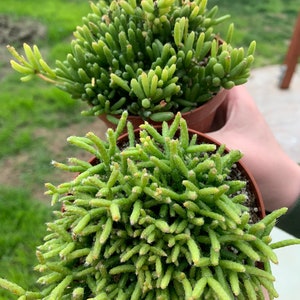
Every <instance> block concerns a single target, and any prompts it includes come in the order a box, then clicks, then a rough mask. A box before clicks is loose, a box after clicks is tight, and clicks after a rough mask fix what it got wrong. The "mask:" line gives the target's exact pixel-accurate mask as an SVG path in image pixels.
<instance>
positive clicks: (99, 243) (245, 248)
mask: <svg viewBox="0 0 300 300" xmlns="http://www.w3.org/2000/svg"><path fill="white" fill-rule="evenodd" d="M126 116H127V112H125V113H123V115H122V117H121V119H120V122H119V125H118V127H117V129H116V131H114V130H112V129H108V131H107V141H103V140H101V139H100V138H98V137H97V136H96V135H95V134H93V133H91V132H89V133H87V135H86V136H85V137H76V136H72V137H70V138H69V139H68V141H69V142H70V143H71V144H74V145H76V146H78V147H80V148H82V149H84V150H85V151H88V152H89V153H91V154H92V155H93V156H94V159H93V160H91V161H90V162H86V161H82V160H80V159H77V158H70V160H69V164H62V163H58V162H53V164H54V165H55V166H56V167H58V168H60V169H62V170H66V171H73V172H76V173H77V175H76V177H74V179H73V180H71V181H69V182H65V183H62V184H60V185H58V186H54V185H52V184H50V183H48V184H46V186H47V188H48V191H47V194H49V195H52V200H53V202H54V203H55V202H57V201H58V202H60V203H61V204H62V210H61V211H56V212H55V216H56V218H55V220H54V221H52V222H49V223H47V228H48V231H49V234H48V235H47V236H45V238H44V243H43V244H42V245H41V246H39V247H38V249H37V257H38V259H39V264H38V265H37V266H36V267H35V269H36V271H39V272H41V276H40V278H39V279H38V283H39V284H41V289H40V291H38V292H32V291H26V290H25V289H23V288H22V287H20V286H18V285H17V284H14V283H11V282H8V281H6V280H5V279H0V286H2V287H4V288H7V289H9V290H11V291H12V292H13V293H15V294H17V295H19V296H20V299H45V300H46V299H95V300H96V299H132V300H134V299H172V300H173V299H189V300H192V299H206V298H207V297H208V298H209V299H214V298H217V299H236V298H235V297H238V299H256V298H257V299H264V296H263V294H262V287H265V288H266V289H267V291H268V293H269V295H270V297H271V298H273V297H276V296H277V292H276V290H275V289H274V287H273V281H274V280H275V278H274V276H273V275H272V272H271V268H270V264H271V262H273V263H277V257H276V254H275V253H274V251H273V249H274V248H277V247H280V246H286V245H288V244H294V243H299V240H291V241H285V242H279V243H271V238H270V231H271V230H272V228H273V226H274V225H275V222H276V218H278V217H279V216H281V215H282V214H284V213H285V212H286V208H282V209H280V210H277V211H274V212H273V213H271V214H270V215H268V216H266V217H265V218H264V219H262V220H261V221H258V222H256V223H253V221H252V219H251V216H250V212H249V208H248V207H246V206H245V205H244V203H245V201H246V200H247V197H248V192H247V189H245V186H246V185H247V183H246V182H244V181H241V180H240V179H236V178H234V176H233V174H236V171H235V169H236V168H237V167H238V166H237V165H236V163H237V162H238V160H239V159H240V158H241V153H240V152H239V151H235V150H233V151H230V152H226V151H225V148H224V145H222V146H216V145H215V144H212V143H207V142H204V143H203V142H201V141H199V140H197V136H196V135H190V134H189V132H188V129H187V127H186V123H185V121H184V119H182V118H181V115H180V114H179V113H178V114H177V115H176V117H175V119H174V121H173V123H172V124H170V125H168V124H167V123H163V125H162V129H161V130H157V129H156V128H154V127H152V126H151V125H150V124H148V123H145V124H143V125H141V126H140V128H141V132H140V133H139V134H138V135H136V134H134V132H133V129H132V127H131V126H130V123H128V125H127V127H128V140H127V141H126V142H123V141H122V140H121V139H119V140H117V139H118V137H119V135H120V133H121V132H123V130H124V126H125V125H126ZM258 262H259V263H260V264H261V265H263V268H261V267H258V265H257V263H258ZM25 295H26V296H25ZM254 295H255V296H254ZM26 297H28V298H26Z"/></svg>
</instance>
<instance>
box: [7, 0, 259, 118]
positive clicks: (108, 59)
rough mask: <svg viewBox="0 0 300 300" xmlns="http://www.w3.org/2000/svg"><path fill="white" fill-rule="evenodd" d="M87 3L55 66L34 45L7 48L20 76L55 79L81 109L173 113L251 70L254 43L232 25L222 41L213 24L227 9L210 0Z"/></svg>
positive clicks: (163, 115)
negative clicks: (239, 42)
mask: <svg viewBox="0 0 300 300" xmlns="http://www.w3.org/2000/svg"><path fill="white" fill-rule="evenodd" d="M91 9H92V12H91V13H89V14H88V15H87V16H85V17H84V18H83V19H82V21H83V25H82V26H81V27H79V26H78V27H77V29H76V31H75V32H74V36H75V38H76V39H74V40H73V41H72V42H71V53H69V54H68V55H67V57H66V60H65V61H57V62H56V68H53V69H52V68H50V67H49V65H48V64H47V63H46V62H45V60H44V59H43V58H42V56H41V54H40V51H39V49H38V47H37V46H33V47H30V46H29V45H27V44H25V45H24V52H25V57H23V56H22V55H20V54H19V53H17V52H16V50H15V49H14V48H13V47H8V48H9V50H10V52H11V53H12V55H13V56H14V57H15V59H16V60H17V61H14V60H12V61H11V64H12V67H13V68H14V69H15V70H16V71H18V72H20V73H22V74H23V75H24V76H23V77H22V78H21V79H22V80H23V81H27V80H30V79H31V78H33V77H34V76H36V75H37V76H39V77H41V78H42V79H44V80H47V81H50V82H52V83H54V84H56V85H57V86H58V87H59V88H61V89H62V90H64V91H66V92H68V93H69V94H70V95H71V96H72V97H73V98H75V99H81V100H83V101H86V102H87V103H88V104H89V107H90V109H89V110H87V111H85V112H84V114H87V115H106V116H107V118H108V119H109V120H111V121H112V122H114V123H117V119H116V118H114V117H112V116H115V115H120V114H121V113H122V112H123V111H124V110H127V111H128V112H129V114H131V115H136V116H141V117H142V118H143V119H145V120H147V119H150V120H153V121H158V122H161V121H165V120H170V119H172V118H173V117H174V114H175V113H176V112H177V111H181V112H187V111H190V110H193V109H194V108H197V107H199V106H201V105H202V104H203V103H205V102H207V101H208V100H210V99H211V98H212V97H213V96H214V95H216V93H218V92H219V90H220V89H221V88H225V89H230V88H232V87H233V86H235V85H239V84H243V83H245V82H246V81H247V79H248V77H249V70H250V66H251V64H252V62H253V59H254V58H253V54H254V51H255V42H254V41H253V42H252V43H251V44H250V46H249V48H248V50H247V52H246V51H245V50H244V48H234V47H233V46H232V45H231V44H230V43H231V40H232V37H233V24H231V25H229V26H228V33H227V36H225V37H223V38H222V40H221V37H220V36H219V35H218V33H217V32H216V31H215V29H214V26H215V25H217V24H220V23H223V22H224V21H225V20H227V19H228V17H229V15H225V16H221V17H217V12H218V7H217V6H215V7H213V8H212V9H207V0H197V1H187V0H185V1H181V0H180V1H178V0H157V1H153V0H142V1H136V0H130V1H124V0H120V1H104V0H100V1H99V2H97V3H96V4H93V3H92V4H91Z"/></svg>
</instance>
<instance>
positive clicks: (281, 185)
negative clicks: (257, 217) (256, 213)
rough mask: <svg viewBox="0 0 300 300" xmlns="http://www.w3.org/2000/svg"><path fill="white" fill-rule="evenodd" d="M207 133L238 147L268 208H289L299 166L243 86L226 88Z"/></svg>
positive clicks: (299, 188) (299, 184) (299, 185)
mask: <svg viewBox="0 0 300 300" xmlns="http://www.w3.org/2000/svg"><path fill="white" fill-rule="evenodd" d="M208 135H209V136H211V137H212V138H214V139H216V140H217V141H219V142H221V143H224V144H226V146H227V148H229V149H239V150H240V151H241V152H242V153H243V154H244V157H243V158H242V160H241V161H242V162H243V163H244V164H245V166H246V167H247V168H248V169H249V171H250V172H251V174H252V175H253V176H254V178H255V180H256V182H257V184H258V186H259V189H260V191H261V193H262V196H263V200H264V203H265V208H266V210H268V211H272V210H274V209H277V208H280V207H283V206H287V207H290V206H292V205H293V203H294V202H295V201H296V200H297V198H298V197H299V195H300V167H299V166H298V165H297V163H296V162H294V161H293V160H292V159H291V158H290V157H289V156H288V155H287V154H286V153H285V152H284V150H283V149H282V148H281V146H280V145H279V143H278V142H277V140H276V139H275V137H274V135H273V133H272V131H271V129H270V128H269V126H268V125H267V123H266V121H265V119H264V117H263V116H262V114H261V113H260V111H259V110H258V108H257V106H256V104H255V102H254V101H253V99H252V97H251V96H250V94H249V93H248V91H247V89H246V88H245V86H237V87H234V88H233V89H231V90H229V91H228V95H227V97H226V100H225V101H224V103H223V104H222V105H221V107H220V108H219V109H218V111H217V115H216V119H215V121H214V125H213V128H212V131H211V132H210V133H208Z"/></svg>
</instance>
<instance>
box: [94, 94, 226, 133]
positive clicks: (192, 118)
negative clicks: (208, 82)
mask: <svg viewBox="0 0 300 300" xmlns="http://www.w3.org/2000/svg"><path fill="white" fill-rule="evenodd" d="M227 92H228V90H226V89H221V90H220V91H219V92H218V94H216V95H215V96H214V97H213V98H212V99H211V100H209V101H207V102H206V103H204V104H202V105H201V106H199V107H197V108H195V109H193V110H191V111H188V112H185V113H182V114H181V115H182V117H183V118H184V119H185V120H186V122H187V126H188V128H191V129H194V130H197V131H200V132H204V133H205V132H209V131H210V128H211V126H212V123H213V120H214V117H215V113H216V110H217V109H218V107H219V106H220V105H221V104H222V102H223V101H224V100H225V98H226V94H227ZM115 117H116V118H119V117H120V116H119V115H116V116H115ZM99 118H100V119H101V120H102V121H103V122H104V123H105V124H106V126H107V127H108V128H114V129H115V128H116V124H114V123H111V122H110V121H108V120H107V118H106V115H105V114H103V115H100V116H99ZM127 120H128V121H130V122H131V123H132V124H133V127H134V128H138V127H139V125H141V124H143V123H144V121H145V120H143V119H142V118H141V117H140V116H133V115H129V116H128V118H127ZM147 122H149V123H150V124H152V125H159V124H160V122H154V121H152V120H150V119H149V120H147ZM171 122H172V120H170V121H169V122H168V123H171Z"/></svg>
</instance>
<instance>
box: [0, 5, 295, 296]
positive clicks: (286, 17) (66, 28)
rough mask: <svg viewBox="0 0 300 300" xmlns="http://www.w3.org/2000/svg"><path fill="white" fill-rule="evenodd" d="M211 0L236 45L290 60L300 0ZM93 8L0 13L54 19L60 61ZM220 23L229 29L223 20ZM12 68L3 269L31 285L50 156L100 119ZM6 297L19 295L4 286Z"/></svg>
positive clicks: (4, 140)
mask: <svg viewBox="0 0 300 300" xmlns="http://www.w3.org/2000/svg"><path fill="white" fill-rule="evenodd" d="M208 3H209V6H213V5H215V4H217V5H218V6H219V14H220V15H223V14H225V13H229V14H230V15H231V21H232V22H234V23H235V28H236V29H235V34H236V38H235V40H234V44H235V45H240V46H247V45H248V44H249V42H250V41H252V40H256V41H257V53H256V61H255V67H260V66H264V65H269V64H280V63H281V62H282V61H283V59H284V56H285V53H286V51H287V47H288V43H289V38H290V37H291V35H292V32H293V26H294V23H295V20H296V17H297V14H298V11H299V2H298V0H268V1H259V0H247V1H246V0H235V1H233V0H219V1H218V0H209V1H208ZM88 11H89V1H87V0H67V1H66V0H44V1H39V0H6V1H0V15H9V16H10V17H11V18H13V19H14V20H16V21H17V20H19V19H20V18H21V17H30V18H32V19H34V20H37V21H39V22H40V23H42V24H43V25H44V26H46V27H47V35H46V36H45V37H44V38H43V39H40V40H37V41H35V43H37V44H38V45H39V46H40V48H41V50H42V52H43V54H44V55H45V56H46V57H47V60H48V61H50V62H52V63H53V64H54V61H55V59H56V58H57V59H63V58H64V57H65V55H66V53H67V52H68V50H69V44H68V42H69V40H70V37H71V35H72V32H73V30H74V29H75V27H76V25H77V24H79V25H80V24H81V17H82V16H84V15H85V14H86V13H87V12H88ZM219 30H220V32H222V28H220V29H219ZM16 46H19V45H16ZM0 47H2V48H5V45H0ZM2 50H3V49H2ZM4 51H5V49H4V50H3V52H4ZM8 60H9V56H7V58H5V60H2V61H0V71H1V68H7V65H8ZM5 74H6V75H5V76H4V77H0V167H2V169H3V170H4V172H2V175H0V228H1V230H2V234H1V235H0V277H2V276H4V277H6V278H8V279H10V280H13V281H17V282H20V283H21V284H22V285H24V286H26V287H30V286H33V285H34V282H35V278H36V277H35V275H33V272H32V267H33V265H34V264H35V263H36V259H35V247H36V246H37V245H39V244H40V243H41V238H42V236H43V235H44V233H45V232H44V230H45V226H44V223H45V222H46V221H47V220H49V218H51V210H52V208H50V206H49V204H47V203H45V201H39V193H37V190H38V191H42V190H43V184H44V182H47V181H52V182H53V181H55V180H56V176H57V173H55V171H54V170H53V168H52V167H51V166H50V161H51V160H52V159H55V160H63V159H66V158H67V157H68V156H70V151H71V150H70V149H69V148H67V147H65V146H64V144H63V145H61V144H60V147H59V149H60V150H55V149H54V145H56V144H55V142H57V141H56V137H55V136H56V135H57V136H58V135H60V133H61V132H64V131H65V130H66V129H67V128H69V127H70V126H71V125H73V124H82V127H83V128H88V127H89V124H90V123H91V122H92V121H93V119H90V118H84V117H82V116H81V115H80V111H81V110H82V109H83V107H84V104H82V103H79V102H77V101H74V100H72V99H70V97H69V96H68V95H66V94H64V93H63V92H61V91H59V90H58V89H56V88H54V87H53V86H49V85H47V84H45V83H42V82H41V81H39V80H34V81H32V82H28V83H20V80H19V75H18V74H16V73H14V72H13V71H11V70H10V69H7V70H6V72H5ZM87 131H88V129H87ZM41 132H42V133H43V132H51V133H52V135H47V134H44V135H43V134H41ZM73 134H76V132H74V133H73ZM47 137H48V138H47ZM62 143H63V142H62ZM65 143H66V142H65ZM64 151H65V152H64ZM72 155H74V154H72ZM7 170H8V171H7ZM7 173H9V174H7ZM1 176H2V178H1ZM1 183H2V185H1ZM2 299H3V300H7V299H14V298H10V296H8V294H6V293H5V292H3V291H0V300H2Z"/></svg>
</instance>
